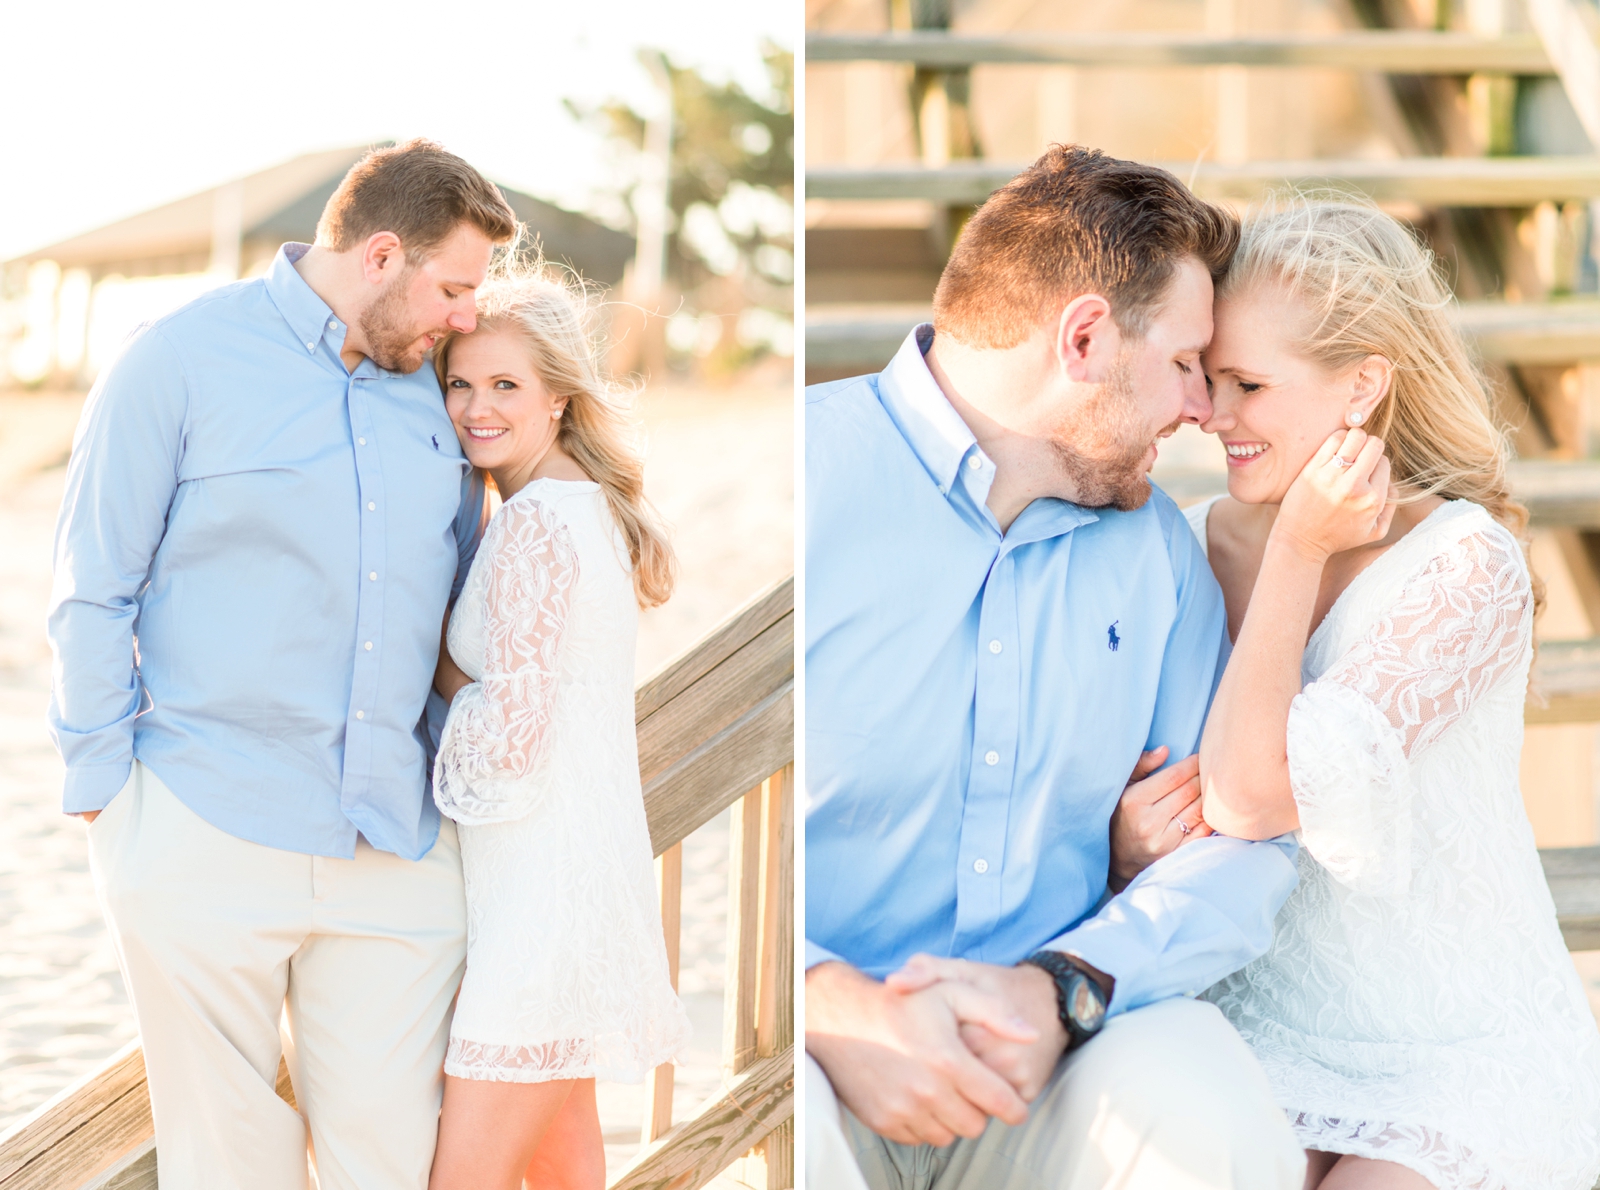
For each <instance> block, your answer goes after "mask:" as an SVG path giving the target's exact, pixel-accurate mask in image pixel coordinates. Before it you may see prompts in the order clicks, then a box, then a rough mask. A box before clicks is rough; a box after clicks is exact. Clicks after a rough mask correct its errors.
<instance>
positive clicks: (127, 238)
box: [7, 145, 633, 285]
mask: <svg viewBox="0 0 1600 1190" xmlns="http://www.w3.org/2000/svg"><path fill="white" fill-rule="evenodd" d="M366 152H367V146H365V145H363V146H360V147H355V148H347V149H331V150H328V151H326V152H321V153H307V154H305V155H304V156H301V157H296V158H294V159H293V160H292V161H285V162H283V163H282V164H281V165H275V166H273V167H272V168H270V169H264V170H262V171H261V172H259V173H254V174H251V175H249V176H248V177H245V178H241V179H238V180H237V181H235V182H228V183H224V184H223V185H222V186H215V187H212V188H211V189H209V190H202V191H200V192H199V193H198V194H191V195H189V196H188V197H186V198H180V199H178V200H177V201H176V202H170V203H167V204H166V205H164V206H159V207H155V208H153V209H151V210H148V211H144V212H142V213H140V214H138V215H132V216H129V217H128V218H126V219H120V220H118V221H117V222H115V223H108V224H106V225H105V226H104V227H98V228H95V229H94V230H93V231H87V232H84V233H83V234H81V235H76V236H73V237H71V238H70V239H66V240H62V241H60V242H59V243H55V244H50V245H48V246H46V247H43V248H39V249H36V250H35V251H33V252H29V253H27V254H26V255H23V256H19V257H17V258H16V261H15V262H7V263H30V262H33V261H39V260H53V261H55V262H56V263H57V264H59V265H60V266H61V267H62V268H63V269H75V268H81V269H88V270H89V271H90V272H91V273H93V274H94V275H95V276H97V277H100V276H106V275H108V274H111V273H120V274H122V275H123V276H154V275H164V274H171V273H197V272H203V271H205V269H206V268H207V267H208V265H209V262H210V259H211V247H212V234H213V213H214V212H215V210H216V207H217V201H218V195H219V192H220V191H223V190H225V189H228V188H234V189H235V191H236V198H237V202H238V204H239V213H240V218H239V226H240V244H241V252H240V257H241V260H240V264H241V268H242V270H243V271H249V269H250V267H251V266H252V265H253V264H256V263H258V262H260V261H261V260H262V259H263V258H270V257H271V256H272V255H273V254H274V253H275V252H277V250H278V246H279V245H280V244H282V243H284V242H285V241H288V240H299V241H302V242H306V243H309V242H310V241H311V240H312V238H313V237H314V236H315V234H316V227H317V219H318V217H319V216H320V215H321V214H322V208H323V206H324V204H326V203H327V201H328V198H329V197H330V196H331V195H332V194H333V192H334V189H335V188H336V187H337V186H338V185H339V182H340V180H341V179H342V178H343V177H344V175H345V173H346V172H347V171H348V170H349V168H350V167H351V166H352V165H354V164H355V163H356V162H357V161H358V160H360V159H361V157H362V155H363V154H365V153H366ZM500 190H501V193H503V194H504V195H505V196H506V201H507V202H509V203H510V204H511V208H512V210H514V211H515V212H516V213H517V218H519V219H521V220H522V221H523V222H524V223H526V224H527V225H528V229H529V231H530V232H531V233H532V234H534V235H536V236H538V237H539V238H540V240H541V242H542V243H543V245H544V250H545V254H546V255H547V256H548V257H549V258H550V259H552V260H561V261H565V262H566V263H568V264H570V265H572V267H574V268H575V269H577V270H578V271H579V272H580V273H582V274H583V275H584V276H585V277H589V278H592V279H593V280H595V281H599V282H601V283H602V284H607V285H614V284H615V283H616V282H617V281H619V280H620V279H621V278H622V270H623V267H624V266H625V265H626V264H627V262H628V261H629V260H630V259H631V258H632V256H633V237H632V236H629V235H627V234H625V233H623V232H619V231H615V230H613V229H611V228H609V227H605V226H603V225H602V224H599V223H596V222H595V221H594V220H592V219H589V218H588V217H586V216H584V215H580V214H578V213H576V212H574V211H567V210H563V209H562V208H560V207H557V206H553V205H552V204H550V203H547V202H543V201H541V200H540V199H537V198H534V197H533V196H532V195H528V194H523V193H521V192H520V191H516V190H511V189H509V188H507V187H505V186H501V187H500ZM227 197H229V198H232V197H234V196H227Z"/></svg>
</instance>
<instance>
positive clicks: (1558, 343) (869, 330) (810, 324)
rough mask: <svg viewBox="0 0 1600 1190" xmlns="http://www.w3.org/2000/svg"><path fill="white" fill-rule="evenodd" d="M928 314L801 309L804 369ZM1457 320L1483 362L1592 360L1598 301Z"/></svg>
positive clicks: (896, 309) (859, 357) (895, 335)
mask: <svg viewBox="0 0 1600 1190" xmlns="http://www.w3.org/2000/svg"><path fill="white" fill-rule="evenodd" d="M931 317H932V315H931V313H930V311H929V309H928V307H927V306H926V305H925V304H922V305H918V304H907V303H888V302H859V303H839V304H836V305H834V304H830V305H827V306H810V307H808V308H807V310H806V363H807V365H808V366H810V367H840V368H848V367H860V368H862V370H863V371H874V370H876V369H878V368H881V367H883V366H884V364H886V363H887V362H888V361H889V358H890V357H891V356H893V355H894V353H895V352H896V351H897V350H898V349H899V347H900V343H901V341H902V340H904V339H905V337H906V335H907V334H908V333H909V332H910V330H911V328H912V327H914V326H916V325H917V324H918V323H919V322H926V321H928V319H929V318H931ZM1456 321H1457V325H1459V326H1460V327H1461V329H1462V330H1463V331H1464V332H1465V333H1466V335H1467V337H1468V338H1469V339H1471V340H1472V341H1473V343H1474V345H1475V346H1476V348H1477V350H1478V352H1479V353H1480V354H1481V355H1482V356H1483V358H1484V359H1487V360H1492V361H1494V362H1497V363H1514V364H1571V363H1576V362H1578V361H1580V360H1600V301H1597V300H1595V299H1591V298H1575V299H1572V300H1570V301H1555V302H1463V303H1461V305H1459V306H1458V307H1456Z"/></svg>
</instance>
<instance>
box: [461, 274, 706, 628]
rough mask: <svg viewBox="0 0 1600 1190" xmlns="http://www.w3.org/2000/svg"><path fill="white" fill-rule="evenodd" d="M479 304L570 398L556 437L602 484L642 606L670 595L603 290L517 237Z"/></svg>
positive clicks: (488, 326)
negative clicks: (615, 377) (613, 373)
mask: <svg viewBox="0 0 1600 1190" xmlns="http://www.w3.org/2000/svg"><path fill="white" fill-rule="evenodd" d="M477 306H478V310H477V314H478V330H479V331H484V330H489V331H509V332H511V333H512V334H514V335H516V336H517V337H518V338H519V339H521V340H522V342H523V344H524V345H525V346H526V347H527V349H528V353H529V355H530V356H531V357H532V360H533V368H534V371H535V372H537V373H538V375H539V379H540V380H542V381H543V382H544V385H545V387H546V388H548V389H549V390H550V392H551V393H552V394H554V395H556V396H562V397H566V398H567V405H566V409H565V410H564V411H563V412H562V415H561V426H560V429H559V430H558V431H557V435H558V436H557V439H556V441H557V442H559V443H560V445H561V449H562V450H564V451H566V452H567V454H569V455H571V456H572V458H573V460H574V461H575V462H576V463H577V464H578V466H579V467H581V468H582V469H583V471H584V474H586V475H587V476H588V477H589V478H590V479H592V480H594V482H595V483H597V484H599V485H600V490H601V491H603V492H604V493H605V497H606V503H607V504H609V505H610V507H611V515H612V516H613V517H614V518H615V519H616V522H617V527H618V528H619V529H620V530H621V531H622V536H623V539H624V540H625V541H626V542H627V544H628V557H629V559H630V560H631V562H632V564H633V590H634V595H635V597H636V598H637V599H638V601H639V605H640V606H641V607H655V606H656V605H658V604H661V603H665V602H666V601H667V598H668V597H669V596H670V595H671V594H672V587H673V583H674V580H675V578H676V571H677V560H676V558H675V557H674V556H673V552H672V545H671V543H670V542H669V541H668V539H667V532H666V528H665V526H664V525H663V524H662V521H661V518H660V516H659V515H658V514H657V513H656V510H655V509H654V508H653V507H652V506H651V504H650V502H649V501H648V500H647V499H645V495H644V456H643V451H642V449H641V443H640V437H641V436H640V432H639V425H638V422H637V420H636V419H635V418H634V416H633V410H632V405H633V401H632V397H633V393H632V392H631V391H630V390H628V389H626V388H624V387H622V386H621V385H618V384H615V383H613V382H612V381H610V380H608V379H606V378H605V375H604V368H603V365H602V363H601V358H600V357H601V350H602V346H603V339H602V337H601V335H600V334H599V333H598V328H597V325H596V324H597V322H598V313H599V307H600V301H599V297H598V295H597V294H596V293H595V292H594V291H593V290H591V289H589V288H588V287H586V286H585V285H584V283H583V281H582V279H581V278H579V277H578V276H577V274H575V273H572V272H571V271H569V270H564V269H561V268H559V267H557V266H553V265H549V264H546V263H545V261H544V260H543V258H542V257H540V256H539V255H538V253H537V251H535V253H534V254H533V256H532V257H531V258H523V257H521V256H520V255H519V253H518V251H517V248H516V245H515V244H513V245H512V247H511V248H510V249H509V250H507V251H505V252H503V253H502V254H501V255H500V257H499V258H498V259H497V261H496V263H495V266H494V268H492V269H491V270H490V275H489V277H488V279H487V280H486V281H485V282H484V284H483V285H481V286H480V287H479V288H478V302H477ZM458 338H460V336H459V335H458V334H454V333H452V334H448V335H446V336H445V337H444V338H443V339H442V340H441V341H440V343H439V345H438V347H437V348H436V349H435V351H434V357H433V363H434V370H435V371H436V372H437V373H438V375H439V383H440V385H441V386H443V385H444V384H445V376H446V373H447V371H448V369H449V363H450V348H451V346H452V345H453V344H454V343H455V341H456V340H457V339H458ZM485 479H486V480H488V477H487V476H485ZM488 482H489V483H490V485H491V486H492V484H493V481H492V480H488Z"/></svg>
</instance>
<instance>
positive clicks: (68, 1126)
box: [0, 577, 794, 1190]
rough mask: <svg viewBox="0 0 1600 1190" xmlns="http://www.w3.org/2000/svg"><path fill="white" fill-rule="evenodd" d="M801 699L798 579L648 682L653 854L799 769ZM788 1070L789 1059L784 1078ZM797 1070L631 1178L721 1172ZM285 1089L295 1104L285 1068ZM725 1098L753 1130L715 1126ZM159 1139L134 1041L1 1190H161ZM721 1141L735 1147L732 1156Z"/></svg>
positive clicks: (681, 1183)
mask: <svg viewBox="0 0 1600 1190" xmlns="http://www.w3.org/2000/svg"><path fill="white" fill-rule="evenodd" d="M793 691H794V580H793V578H792V577H791V578H788V579H784V580H783V581H782V582H779V583H776V584H774V585H773V586H772V587H771V588H769V589H768V590H767V591H764V592H763V593H762V594H760V595H758V596H757V597H756V598H755V599H753V600H751V601H750V602H749V603H748V604H746V605H745V606H744V607H742V608H740V609H739V610H738V611H736V612H734V613H733V615H731V616H730V617H729V618H728V619H727V620H725V621H724V622H723V623H722V624H721V625H719V626H718V627H717V628H715V629H714V630H712V632H711V633H709V634H708V635H707V636H706V637H705V638H703V639H702V640H701V641H700V642H699V643H698V644H696V645H695V646H694V647H693V648H691V649H689V650H688V651H687V652H685V653H684V654H682V655H681V656H680V657H678V658H676V659H674V660H673V661H671V662H669V663H668V664H667V665H666V666H664V667H663V668H662V669H661V670H660V671H659V672H657V673H656V674H655V675H654V676H652V677H650V678H648V679H646V680H645V681H644V682H642V683H640V685H639V687H638V689H637V692H636V694H635V699H634V715H635V723H636V725H637V728H638V734H639V770H640V779H641V781H642V783H643V785H644V791H645V812H646V816H647V818H648V820H649V823H650V836H651V840H652V843H653V845H654V850H655V853H656V854H657V855H660V854H661V853H662V852H664V851H666V850H667V849H668V848H669V847H671V846H673V845H674V844H675V843H678V842H679V841H681V840H682V839H683V837H684V836H685V835H687V834H689V833H690V832H691V831H693V830H694V829H695V828H696V827H698V826H700V825H702V824H703V823H705V822H707V821H709V820H710V819H711V818H712V817H714V816H715V815H716V814H717V813H719V812H720V811H721V810H723V809H724V808H726V807H727V806H729V805H731V804H732V803H733V802H735V801H737V800H738V799H739V798H740V797H741V795H744V794H746V793H747V791H748V790H750V789H751V787H752V786H757V785H759V784H760V783H761V782H762V781H763V780H765V779H766V778H767V777H768V776H769V775H770V774H773V773H776V772H779V771H780V770H782V769H783V768H784V766H786V765H789V764H791V763H792V762H793V760H794V715H793V702H794V694H793ZM785 838H787V836H785ZM791 1020H792V1017H791ZM791 1028H792V1026H791ZM781 1062H788V1063H790V1066H789V1067H788V1070H789V1073H788V1075H787V1082H786V1083H785V1081H784V1079H783V1078H780V1077H779V1074H778V1066H779V1065H781ZM792 1063H793V1050H792V1039H791V1042H790V1049H789V1050H787V1051H785V1053H784V1054H783V1055H780V1056H778V1057H774V1058H770V1059H764V1060H762V1061H761V1062H758V1063H757V1065H756V1066H754V1067H752V1068H751V1069H750V1070H749V1071H748V1072H746V1073H744V1074H743V1075H742V1076H741V1078H740V1079H739V1080H738V1081H737V1082H736V1083H735V1084H734V1085H733V1086H732V1087H731V1088H730V1089H729V1091H728V1093H727V1094H726V1095H724V1096H723V1098H722V1099H721V1100H718V1101H716V1102H715V1103H713V1104H712V1105H708V1107H707V1108H705V1109H703V1110H702V1111H701V1113H700V1114H699V1115H697V1116H696V1117H695V1119H694V1120H692V1121H689V1122H688V1123H686V1124H683V1125H679V1127H678V1128H676V1129H674V1130H673V1131H671V1132H669V1133H667V1135H666V1136H664V1137H663V1138H662V1139H661V1141H660V1142H658V1143H657V1144H656V1145H655V1146H654V1147H652V1148H651V1149H649V1150H648V1151H647V1153H646V1154H645V1155H644V1157H643V1158H641V1162H646V1161H647V1162H648V1163H649V1164H647V1165H645V1172H644V1173H641V1174H639V1176H640V1177H646V1178H647V1180H646V1181H643V1182H638V1181H632V1182H627V1183H626V1184H627V1185H629V1186H635V1185H638V1186H643V1185H657V1184H660V1185H665V1184H666V1183H665V1182H653V1181H649V1180H648V1177H647V1175H648V1171H649V1170H650V1169H657V1168H660V1169H666V1168H669V1167H670V1168H672V1169H674V1170H676V1171H677V1172H676V1173H675V1174H674V1175H673V1178H680V1177H681V1175H682V1174H683V1173H684V1172H685V1171H689V1172H691V1173H695V1171H701V1172H703V1171H706V1170H709V1172H706V1173H705V1174H704V1177H702V1178H700V1180H698V1181H694V1180H688V1179H684V1180H672V1179H669V1181H671V1184H672V1185H673V1186H674V1187H675V1188H678V1190H685V1188H688V1187H692V1186H698V1185H701V1184H702V1182H703V1181H704V1180H706V1179H708V1178H709V1177H711V1176H714V1175H715V1174H716V1173H717V1172H718V1171H719V1170H720V1169H722V1168H723V1166H725V1165H726V1164H727V1160H731V1159H732V1157H734V1156H737V1155H738V1153H740V1152H743V1151H744V1150H745V1149H748V1148H750V1146H751V1145H753V1144H755V1143H756V1142H757V1141H758V1140H760V1139H761V1138H762V1137H763V1136H765V1135H766V1134H767V1132H769V1131H771V1129H772V1128H775V1127H777V1126H778V1125H780V1124H782V1123H783V1122H784V1121H785V1120H786V1119H787V1118H788V1117H789V1115H790V1113H791V1111H792V1102H793V1068H792ZM278 1090H279V1094H280V1095H282V1096H283V1097H284V1098H285V1099H286V1100H288V1101H289V1102H290V1103H293V1097H292V1092H291V1091H290V1088H289V1086H288V1083H287V1080H286V1079H285V1078H284V1077H283V1068H282V1067H281V1066H280V1076H279V1087H278ZM718 1104H722V1105H724V1107H725V1108H726V1109H727V1110H730V1111H734V1112H735V1114H736V1115H738V1116H739V1118H740V1119H745V1118H746V1115H749V1116H751V1118H753V1119H754V1120H755V1121H756V1125H757V1126H756V1127H754V1128H745V1129H744V1130H743V1131H741V1130H740V1129H738V1128H734V1127H729V1126H727V1123H726V1122H724V1123H722V1124H718V1122H717V1121H718V1120H719V1119H721V1117H720V1116H718V1115H717V1110H719V1109H718V1108H717V1105H718ZM691 1125H693V1127H691ZM153 1135H154V1129H153V1125H152V1123H151V1119H150V1098H149V1092H148V1089H147V1087H146V1084H145V1074H144V1055H143V1052H142V1051H141V1050H140V1048H139V1046H138V1043H137V1042H135V1043H132V1044H130V1045H128V1046H125V1047H124V1048H123V1049H121V1050H119V1051H118V1052H117V1053H116V1054H115V1055H113V1056H112V1057H111V1058H110V1059H109V1060H108V1061H107V1062H106V1063H105V1064H104V1065H102V1066H101V1067H100V1068H99V1069H98V1070H95V1071H92V1072H91V1073H90V1074H88V1075H86V1076H85V1077H83V1078H82V1079H79V1080H78V1081H77V1082H75V1083H73V1084H72V1085H71V1086H70V1087H67V1088H66V1089H65V1090H63V1091H62V1092H60V1093H59V1094H58V1095H56V1096H55V1097H54V1098H52V1099H51V1100H50V1101H49V1102H47V1103H45V1104H43V1105H42V1106H41V1107H39V1108H38V1109H37V1110H36V1111H34V1112H33V1113H32V1114H30V1115H29V1116H28V1117H27V1118H25V1119H23V1120H22V1121H20V1122H19V1123H17V1124H16V1125H14V1126H13V1127H12V1128H10V1129H8V1130H7V1131H6V1132H5V1133H4V1134H0V1190H91V1188H93V1190H154V1188H155V1186H156V1171H155V1153H154V1141H153V1139H152V1138H153ZM675 1137H676V1138H678V1139H676V1140H675V1139H674V1138H675ZM708 1138H709V1139H708ZM716 1138H720V1140H718V1139H716ZM718 1144H721V1145H724V1146H726V1145H730V1144H737V1145H739V1146H740V1147H738V1148H735V1149H733V1150H731V1151H730V1152H727V1153H726V1154H724V1153H723V1149H721V1148H718V1147H717V1145H718ZM708 1146H709V1147H708ZM686 1154H687V1156H686ZM724 1156H725V1157H726V1159H725V1160H723V1161H722V1165H717V1166H716V1167H715V1168H710V1165H711V1163H712V1162H713V1160H715V1159H722V1157H724ZM689 1158H692V1160H690V1159H689ZM633 1168H634V1170H639V1169H640V1168H641V1165H640V1163H636V1164H635V1166H634V1167H633ZM108 1173H109V1175H110V1176H109V1177H108ZM630 1176H632V1175H631V1174H630ZM696 1176H698V1175H696Z"/></svg>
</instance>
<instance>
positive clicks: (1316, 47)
mask: <svg viewBox="0 0 1600 1190" xmlns="http://www.w3.org/2000/svg"><path fill="white" fill-rule="evenodd" d="M806 60H807V61H808V62H849V61H877V62H911V63H914V64H916V65H918V66H922V67H927V68H930V69H939V70H948V69H952V68H960V67H970V66H977V65H980V64H984V63H1012V64H1016V63H1052V64H1055V65H1061V66H1087V67H1097V66H1110V67H1135V68H1139V67H1145V68H1148V67H1162V66H1317V67H1325V68H1329V69H1335V70H1338V69H1344V70H1360V71H1374V72H1384V73H1391V74H1475V73H1477V72H1480V71H1482V72H1487V73H1491V74H1525V75H1533V74H1549V73H1551V71H1552V69H1553V68H1552V66H1551V64H1550V58H1549V56H1548V55H1547V54H1546V53H1545V50H1544V47H1543V46H1542V45H1541V44H1540V42H1539V39H1538V37H1536V36H1534V35H1533V34H1513V35H1510V36H1502V37H1484V36H1478V35H1474V34H1471V33H1433V32H1424V31H1420V30H1393V31H1387V30H1386V31H1376V30H1373V31H1367V30H1363V31H1359V32H1346V33H1331V34H1330V33H1305V34H1294V33H1286V34H1268V35H1257V36H1249V37H1209V36H1206V35H1204V34H1198V33H1165V32H1163V33H1130V32H1104V33H1101V32H1095V33H1046V32H1032V31H1030V32H1027V33H998V34H971V33H967V34H951V33H890V34H870V33H849V34H840V33H811V34H808V35H807V36H806Z"/></svg>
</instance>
